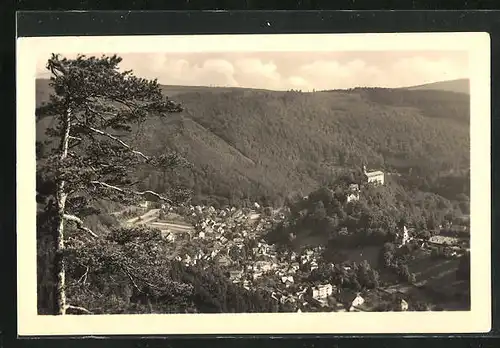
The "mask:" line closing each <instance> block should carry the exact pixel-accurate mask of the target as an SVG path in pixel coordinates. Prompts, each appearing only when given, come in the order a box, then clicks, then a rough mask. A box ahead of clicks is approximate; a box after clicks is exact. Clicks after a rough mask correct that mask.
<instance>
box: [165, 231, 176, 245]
mask: <svg viewBox="0 0 500 348" xmlns="http://www.w3.org/2000/svg"><path fill="white" fill-rule="evenodd" d="M165 239H166V240H167V241H169V242H172V243H173V242H175V234H173V233H171V232H167V233H166V234H165Z"/></svg>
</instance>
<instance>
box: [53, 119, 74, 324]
mask: <svg viewBox="0 0 500 348" xmlns="http://www.w3.org/2000/svg"><path fill="white" fill-rule="evenodd" d="M70 129H71V110H70V109H68V110H67V111H66V115H64V120H63V134H62V137H61V145H60V149H59V150H60V154H59V160H60V162H63V161H64V160H65V159H66V157H67V156H68V144H69V134H70ZM60 165H62V163H60ZM64 186H65V181H64V180H58V181H57V186H56V204H57V220H58V222H57V229H56V231H55V233H56V234H55V240H56V246H55V247H56V250H55V251H56V252H55V259H54V263H55V265H54V266H55V267H54V269H55V279H56V285H55V314H56V315H64V314H66V290H65V286H66V274H65V266H64V213H65V208H66V198H67V196H68V195H67V193H66V191H65V189H64Z"/></svg>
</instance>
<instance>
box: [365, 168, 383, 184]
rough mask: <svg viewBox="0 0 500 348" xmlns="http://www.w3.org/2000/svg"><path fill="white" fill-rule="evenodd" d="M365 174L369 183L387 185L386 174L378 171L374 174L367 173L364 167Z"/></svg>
mask: <svg viewBox="0 0 500 348" xmlns="http://www.w3.org/2000/svg"><path fill="white" fill-rule="evenodd" d="M363 173H364V174H365V177H366V179H367V181H368V183H377V184H380V185H384V183H385V175H384V172H382V171H380V170H377V171H373V172H367V171H366V166H363Z"/></svg>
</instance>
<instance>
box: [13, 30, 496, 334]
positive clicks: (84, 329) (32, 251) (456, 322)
mask: <svg viewBox="0 0 500 348" xmlns="http://www.w3.org/2000/svg"><path fill="white" fill-rule="evenodd" d="M228 48H230V50H231V51H232V52H237V51H239V52H243V51H295V52H297V51H312V52H314V51H316V52H318V51H328V50H330V51H331V50H335V51H384V50H389V51H395V50H399V51H416V50H454V51H457V50H460V51H468V52H469V64H470V77H471V80H470V88H471V215H472V219H471V230H472V236H471V247H472V252H471V270H472V271H471V278H472V279H471V296H472V301H471V311H468V312H408V313H404V312H394V313H301V314H296V313H280V314H195V315H193V314H191V315H190V314H172V315H95V316H71V315H69V316H65V317H57V316H39V315H37V301H36V281H37V277H36V238H35V236H36V228H35V227H36V222H35V218H36V203H35V169H36V164H35V146H34V144H35V117H34V110H35V67H36V61H37V57H39V56H40V55H44V56H48V55H49V54H50V53H52V52H58V53H65V54H71V53H95V52H110V53H118V54H119V53H125V52H151V51H155V52H159V51H165V52H167V50H168V52H196V51H197V52H224V51H226V52H227V51H228ZM489 67H490V37H489V35H488V34H487V33H411V34H410V33H405V34H319V35H317V34H298V35H297V34H294V35H288V34H286V35H285V34H280V35H203V36H196V35H190V36H117V37H111V36H108V37H50V38H20V39H18V40H17V67H16V69H17V101H18V102H17V175H18V176H17V272H18V273H17V274H18V281H17V287H18V334H19V335H21V336H25V335H26V336H29V335H107V334H115V335H121V334H144V335H147V334H156V335H169V334H358V333H407V334H412V333H448V332H449V333H470V332H488V331H489V330H490V329H491V281H490V274H491V271H490V269H491V267H490V250H491V247H490V239H491V236H490V233H491V225H490V224H491V223H490V214H491V212H490V202H491V198H490V192H491V190H490V69H489Z"/></svg>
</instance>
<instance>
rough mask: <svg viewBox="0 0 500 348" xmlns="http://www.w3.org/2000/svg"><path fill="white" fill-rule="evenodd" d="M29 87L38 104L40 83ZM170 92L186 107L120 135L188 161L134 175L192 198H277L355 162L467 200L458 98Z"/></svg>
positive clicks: (394, 93) (463, 98)
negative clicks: (178, 167) (179, 188)
mask: <svg viewBox="0 0 500 348" xmlns="http://www.w3.org/2000/svg"><path fill="white" fill-rule="evenodd" d="M37 86H38V88H37V93H38V95H39V96H40V98H39V102H41V101H42V98H43V95H44V93H45V94H46V92H44V91H45V90H46V89H47V86H46V84H45V85H44V83H43V81H38V84H37ZM163 89H164V90H165V91H166V93H168V91H169V88H168V87H165V86H164V87H163ZM176 97H177V98H178V99H179V101H180V102H181V103H182V104H183V106H184V108H185V110H184V111H183V112H182V113H181V114H180V115H178V117H174V118H170V119H168V120H167V119H162V120H153V119H151V120H148V121H147V122H146V123H145V124H144V125H143V126H141V127H140V128H139V127H134V130H135V131H136V132H135V133H136V135H134V136H130V137H128V138H129V139H130V141H131V143H133V144H134V146H136V147H137V148H138V149H140V150H142V151H147V152H148V153H156V152H161V151H163V150H164V149H165V148H169V149H173V150H176V151H178V152H179V153H182V154H183V155H184V156H185V157H186V158H187V159H188V160H189V161H190V162H191V163H193V167H192V168H189V169H185V170H182V171H180V172H178V173H173V172H171V171H168V170H167V171H164V172H160V173H159V172H156V171H150V170H148V169H147V168H144V170H143V171H142V175H141V176H140V178H141V179H144V180H146V181H145V182H146V183H147V185H149V187H150V188H152V189H155V190H158V191H161V190H162V187H163V186H165V185H167V184H169V183H175V184H182V185H185V186H187V187H189V188H191V189H192V190H193V192H194V194H195V195H194V197H193V202H194V203H196V204H198V203H206V204H217V205H220V206H224V205H227V204H232V205H244V204H247V203H246V202H253V201H258V202H259V203H265V204H264V205H267V204H272V205H277V204H281V203H282V202H283V201H284V200H285V198H286V197H287V196H288V195H289V194H293V193H294V192H302V193H308V192H309V191H312V190H314V189H315V188H317V187H318V186H320V185H324V184H325V183H327V182H328V181H329V178H331V177H332V175H335V173H336V172H337V171H338V170H342V169H343V168H346V167H351V168H352V167H355V166H359V165H360V164H361V163H363V162H364V163H367V164H368V166H370V167H374V168H381V169H383V170H384V171H385V172H398V173H401V174H409V173H410V172H411V176H410V177H411V181H408V182H407V183H405V185H406V186H411V187H417V188H420V189H421V190H422V191H432V192H436V193H438V194H440V195H443V196H445V197H446V198H448V199H454V198H455V195H456V194H457V192H463V193H464V194H465V195H467V196H469V194H468V180H467V179H462V178H464V175H463V171H464V170H465V171H467V169H468V167H469V147H470V146H469V126H468V117H469V97H468V96H467V95H465V94H457V93H447V92H440V91H432V92H428V91H401V90H391V89H366V88H361V89H355V90H352V91H331V92H315V93H298V92H293V91H288V92H279V91H260V90H245V89H220V90H219V89H209V88H206V89H197V90H194V88H192V89H191V90H190V89H189V88H184V89H182V90H181V91H180V93H178V94H177V96H176ZM40 126H41V127H42V124H40ZM39 132H41V131H39ZM39 135H40V134H39ZM40 138H42V135H40ZM429 154H432V156H429ZM455 178H456V179H455ZM402 180H403V178H402ZM405 180H406V179H405ZM449 184H452V186H450V185H449ZM446 187H453V188H452V189H451V192H445V191H446V190H448V189H446ZM452 195H453V196H452Z"/></svg>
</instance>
